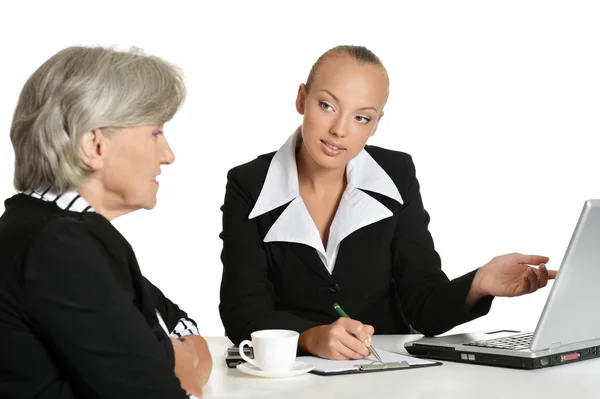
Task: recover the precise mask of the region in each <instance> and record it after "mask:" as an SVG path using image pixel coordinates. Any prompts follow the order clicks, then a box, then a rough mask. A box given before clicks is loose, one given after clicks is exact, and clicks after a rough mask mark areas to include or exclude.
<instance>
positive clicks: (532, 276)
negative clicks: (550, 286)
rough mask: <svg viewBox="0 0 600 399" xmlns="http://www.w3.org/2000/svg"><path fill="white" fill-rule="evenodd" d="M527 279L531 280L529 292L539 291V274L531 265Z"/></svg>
mask: <svg viewBox="0 0 600 399" xmlns="http://www.w3.org/2000/svg"><path fill="white" fill-rule="evenodd" d="M527 279H528V280H529V282H530V285H529V291H528V293H530V294H531V293H532V292H535V291H537V289H538V288H539V286H540V284H539V281H538V278H537V274H535V271H534V270H533V268H532V267H530V268H529V270H528V271H527Z"/></svg>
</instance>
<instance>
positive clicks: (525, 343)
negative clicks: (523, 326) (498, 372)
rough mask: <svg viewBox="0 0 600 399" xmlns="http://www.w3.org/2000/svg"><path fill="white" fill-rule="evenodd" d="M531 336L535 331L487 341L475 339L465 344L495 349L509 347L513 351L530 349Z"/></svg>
mask: <svg viewBox="0 0 600 399" xmlns="http://www.w3.org/2000/svg"><path fill="white" fill-rule="evenodd" d="M531 337H533V333H529V334H524V335H515V336H512V337H505V338H496V339H490V340H487V341H475V342H469V343H466V344H464V345H468V346H479V347H482V348H494V349H507V350H512V351H520V350H522V349H528V348H529V344H530V343H531Z"/></svg>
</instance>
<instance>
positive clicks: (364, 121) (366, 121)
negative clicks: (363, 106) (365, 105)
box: [355, 115, 371, 125]
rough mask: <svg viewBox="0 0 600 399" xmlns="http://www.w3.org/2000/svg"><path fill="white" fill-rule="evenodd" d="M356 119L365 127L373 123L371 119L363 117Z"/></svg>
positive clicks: (359, 116)
mask: <svg viewBox="0 0 600 399" xmlns="http://www.w3.org/2000/svg"><path fill="white" fill-rule="evenodd" d="M355 119H356V120H357V121H358V122H359V123H362V124H363V125H366V124H367V123H369V122H371V119H370V118H367V117H366V116H362V115H358V116H356V117H355Z"/></svg>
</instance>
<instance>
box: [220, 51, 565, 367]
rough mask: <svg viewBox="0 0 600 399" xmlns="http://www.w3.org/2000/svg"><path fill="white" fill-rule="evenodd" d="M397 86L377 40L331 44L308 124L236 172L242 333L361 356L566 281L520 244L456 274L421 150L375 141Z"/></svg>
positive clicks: (230, 245) (234, 227)
mask: <svg viewBox="0 0 600 399" xmlns="http://www.w3.org/2000/svg"><path fill="white" fill-rule="evenodd" d="M388 87H389V85H388V75H387V72H386V69H385V68H384V66H383V65H382V63H381V61H380V60H379V59H378V58H377V57H376V56H375V55H374V54H373V53H372V52H371V51H369V50H368V49H366V48H364V47H358V46H339V47H336V48H333V49H331V50H329V51H327V52H326V53H325V54H323V55H322V56H321V57H320V58H319V59H318V60H317V62H316V63H315V65H314V66H313V68H312V70H311V71H310V74H309V76H308V79H307V81H306V84H301V85H300V88H299V90H298V96H297V100H296V109H297V110H298V112H299V113H300V114H301V115H303V121H302V125H301V127H299V128H298V129H297V131H296V132H295V133H294V134H293V135H292V136H291V137H290V138H289V139H288V141H287V142H286V143H285V144H284V145H283V146H282V147H281V148H280V149H279V151H277V152H275V153H270V154H265V155H261V156H259V157H258V158H257V159H255V160H254V161H252V162H249V163H247V164H245V165H241V166H238V167H236V168H234V169H232V170H231V171H230V172H229V174H228V181H227V188H226V194H225V202H224V205H223V207H222V211H223V231H222V234H221V238H222V239H223V251H222V256H221V258H222V262H223V267H224V268H223V279H222V283H221V303H220V314H221V318H222V321H223V324H224V326H225V329H226V332H227V334H228V336H229V337H230V338H231V339H232V341H233V342H234V343H236V344H237V343H239V342H240V341H241V340H242V339H245V338H247V337H248V336H249V335H250V333H251V332H253V331H256V330H261V329H269V328H282V329H291V330H296V331H298V332H300V333H301V334H300V339H299V349H300V350H303V351H308V352H310V353H313V354H314V355H317V356H321V357H324V358H330V359H357V358H361V357H363V356H366V355H368V354H369V350H368V348H367V345H368V342H369V339H370V336H371V335H372V334H374V333H379V334H402V333H409V332H410V326H413V327H414V328H415V329H417V330H419V331H420V332H422V333H424V334H426V335H435V334H440V333H442V332H445V331H447V330H449V329H451V328H453V327H454V326H456V325H458V324H461V323H464V322H467V321H469V320H472V319H474V318H477V317H479V316H482V315H484V314H486V313H487V312H488V311H489V309H490V306H491V302H492V298H493V297H494V296H518V295H523V294H526V293H530V292H534V291H536V290H537V289H538V288H541V287H543V286H545V285H546V283H547V281H548V278H553V277H554V272H550V273H549V272H548V270H547V269H546V267H545V263H546V262H547V261H548V258H546V257H544V256H532V255H521V254H509V255H504V256H499V257H495V258H493V259H492V260H491V261H490V262H489V263H488V264H486V265H484V266H483V267H480V268H478V269H476V270H474V271H472V272H470V273H468V274H466V275H464V276H462V277H459V278H457V279H454V280H449V279H448V278H447V277H446V275H445V274H444V272H443V271H442V270H441V262H440V257H439V256H438V254H437V252H436V251H435V249H434V245H433V240H432V237H431V235H430V233H429V231H428V223H429V216H428V214H427V212H426V211H425V209H424V208H423V203H422V201H421V195H420V192H419V183H418V181H417V178H416V176H415V166H414V164H413V162H412V159H411V157H410V155H408V154H405V153H402V152H398V151H392V150H387V149H383V148H378V147H374V146H367V145H366V143H367V140H368V139H369V137H371V136H373V134H375V131H376V130H377V125H378V123H379V121H380V119H381V117H382V116H383V108H384V106H385V103H386V101H387V98H388ZM334 303H338V304H339V305H340V306H341V307H342V308H343V309H344V310H345V311H346V313H347V314H348V315H350V316H351V317H352V319H350V318H340V317H339V315H338V313H337V312H336V310H334V308H333V304H334Z"/></svg>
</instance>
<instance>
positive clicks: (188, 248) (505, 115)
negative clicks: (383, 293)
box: [0, 0, 600, 335]
mask: <svg viewBox="0 0 600 399" xmlns="http://www.w3.org/2000/svg"><path fill="white" fill-rule="evenodd" d="M6 4H9V5H6ZM6 4H4V3H3V4H2V5H1V6H0V14H1V15H2V24H0V44H1V51H2V56H1V58H2V61H1V63H0V68H1V69H0V71H1V73H0V88H1V90H0V127H1V130H2V132H3V133H2V134H1V135H0V197H2V198H6V197H8V196H11V195H12V194H13V193H14V189H13V187H12V173H13V159H14V158H13V152H12V146H11V144H10V139H9V129H10V123H11V117H12V112H13V110H14V106H15V104H16V100H17V97H18V95H19V92H20V90H21V87H22V86H23V84H24V82H25V80H26V79H27V78H28V77H29V75H30V74H31V73H32V72H33V71H34V70H35V69H36V68H37V67H38V66H39V65H40V64H41V63H42V62H44V61H45V60H46V59H47V58H49V57H50V56H52V55H53V54H54V53H55V52H57V51H58V50H60V49H62V48H64V47H67V46H70V45H77V44H84V45H95V44H100V45H116V46H118V47H120V48H123V47H128V46H132V45H133V46H137V47H141V48H143V49H144V50H146V51H147V52H149V53H152V54H155V55H158V56H161V57H163V58H165V59H167V60H169V61H171V62H173V63H175V64H177V65H179V66H180V67H181V68H183V70H184V71H185V73H186V79H187V84H188V89H189V96H188V99H187V102H186V104H185V106H184V108H183V109H182V110H181V112H180V113H179V114H177V115H176V116H175V119H174V120H173V121H172V122H171V123H170V124H168V125H167V131H166V134H167V137H168V139H169V140H170V142H171V145H172V147H173V150H174V152H175V155H176V162H175V163H174V164H173V165H172V166H169V167H165V168H163V174H162V175H161V179H160V180H161V188H160V192H159V204H158V206H157V207H156V208H155V209H154V210H153V211H151V212H147V211H138V212H135V213H133V214H130V215H127V216H124V217H122V218H120V219H117V220H116V221H115V225H116V226H117V227H118V228H119V230H120V231H121V232H122V233H123V234H124V235H125V236H126V237H127V238H128V239H129V241H130V242H131V244H132V245H133V247H134V249H135V251H136V253H137V257H138V260H139V262H140V265H141V267H142V271H143V272H144V274H145V275H146V276H147V277H148V278H150V279H151V280H152V281H153V282H154V283H155V284H157V285H158V286H159V287H161V288H162V290H163V291H164V292H165V294H167V295H168V296H169V297H170V298H172V299H173V300H174V301H175V302H176V303H178V304H179V305H180V306H181V307H183V308H184V309H185V310H186V311H188V313H189V314H190V315H191V316H192V317H194V318H195V319H196V320H197V321H198V322H199V324H200V329H201V332H202V333H203V334H204V335H222V334H223V327H222V324H221V321H220V318H219V315H218V310H217V306H218V303H219V284H220V280H221V270H222V266H221V262H220V259H219V256H220V250H221V241H220V239H219V237H218V235H219V232H220V229H221V212H220V210H219V207H220V206H221V204H222V201H223V195H224V188H225V181H226V179H225V176H226V173H227V170H228V169H230V168H231V167H233V166H235V165H238V164H240V163H244V162H247V161H250V160H252V159H254V158H255V157H256V156H258V155H259V154H262V153H265V152H270V151H274V150H277V149H278V148H279V147H280V146H281V144H283V142H284V141H285V140H286V138H287V137H288V136H289V135H290V134H291V133H292V132H293V131H294V129H295V128H296V127H297V126H298V125H299V124H300V123H301V117H300V116H299V115H298V114H297V113H296V112H295V108H294V100H295V95H296V91H297V87H298V85H299V84H300V83H301V82H303V81H304V80H305V79H306V76H307V75H308V72H309V69H310V67H311V65H312V64H313V62H314V61H315V60H316V59H317V57H318V56H319V55H320V54H321V53H322V52H324V51H326V50H327V49H329V48H330V47H333V46H335V45H338V44H360V45H365V46H367V47H369V48H370V49H372V50H373V51H374V52H375V53H376V54H377V55H378V56H379V57H380V58H381V59H382V60H383V62H384V63H385V65H386V66H387V69H388V71H389V75H390V78H391V95H390V99H389V102H388V104H387V106H386V110H385V111H386V113H385V117H384V118H383V119H382V121H381V123H380V127H379V130H378V132H377V134H376V135H375V136H374V137H373V138H372V140H371V142H370V143H371V144H375V145H380V146H384V147H388V148H391V149H396V150H402V151H406V152H408V153H410V154H412V155H413V157H414V160H415V163H416V166H417V177H418V178H419V180H420V183H421V188H422V195H423V198H424V203H425V206H426V209H427V210H428V211H429V212H430V214H431V217H432V222H431V225H430V229H431V232H432V234H433V237H434V240H435V243H436V247H437V249H438V250H439V252H440V254H441V256H442V259H443V267H444V270H445V271H446V273H447V274H448V275H449V276H450V277H452V278H454V277H457V276H460V275H462V274H464V273H466V272H468V271H470V270H471V269H473V268H475V267H478V266H480V265H483V264H485V263H486V262H487V261H489V260H490V259H491V258H492V257H493V256H494V255H499V254H503V253H507V252H513V251H518V252H524V253H537V254H543V255H547V256H550V258H551V262H550V264H549V265H548V266H549V267H551V268H558V267H559V266H560V262H561V259H562V256H563V254H564V250H565V249H566V246H567V244H568V241H569V239H570V236H571V233H572V231H573V227H574V226H575V223H576V221H577V218H578V216H579V212H580V210H581V207H582V205H583V202H584V200H586V199H588V198H600V184H599V182H598V170H599V169H598V167H599V163H600V161H599V159H598V152H599V151H598V148H597V145H596V142H597V138H598V133H599V130H600V118H599V109H600V50H599V44H600V24H599V23H598V21H600V3H598V2H596V1H566V0H565V1H550V0H544V1H526V0H519V1H512V0H510V1H506V0H505V1H495V2H492V1H413V2H392V1H389V2H378V1H373V0H369V1H367V0H364V1H362V2H351V1H295V2H288V1H279V2H271V3H267V2H260V1H248V2H246V1H244V2H242V1H240V2H237V3H236V2H229V1H218V2H217V1H211V2H191V1H190V2H183V1H174V0H171V1H159V2H153V1H143V2H141V1H139V2H138V1H125V0H121V1H108V0H103V1H99V2H84V1H81V2H75V1H57V0H55V1H52V2H42V1H38V2H33V1H20V2H14V1H13V2H6ZM0 208H1V207H0ZM368 268H369V265H365V270H368ZM549 292H550V291H549V289H545V290H543V291H541V292H538V293H536V294H534V295H529V296H526V297H522V298H518V299H506V298H498V299H496V300H495V301H494V305H493V307H492V310H491V312H490V314H489V315H488V316H486V317H483V318H481V319H479V320H476V321H474V322H471V323H468V324H465V325H462V326H459V327H457V328H456V329H455V330H454V331H464V330H467V329H480V328H498V327H513V328H533V327H535V324H536V322H537V317H538V315H539V312H540V311H541V309H542V307H543V304H544V301H545V299H546V297H547V295H548V293H549Z"/></svg>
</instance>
